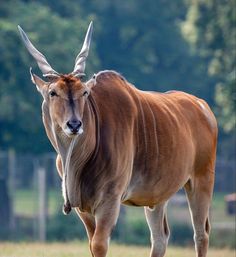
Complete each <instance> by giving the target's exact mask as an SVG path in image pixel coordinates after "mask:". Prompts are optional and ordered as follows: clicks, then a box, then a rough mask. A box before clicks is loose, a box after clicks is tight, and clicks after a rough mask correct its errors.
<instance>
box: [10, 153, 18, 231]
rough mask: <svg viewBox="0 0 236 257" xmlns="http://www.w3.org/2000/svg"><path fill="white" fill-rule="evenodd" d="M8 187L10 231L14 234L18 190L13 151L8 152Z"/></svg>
mask: <svg viewBox="0 0 236 257" xmlns="http://www.w3.org/2000/svg"><path fill="white" fill-rule="evenodd" d="M8 172H9V177H8V178H9V179H8V186H9V196H10V204H11V206H10V229H11V231H12V232H13V231H14V230H15V229H16V222H15V210H14V192H15V190H16V182H15V174H16V154H15V151H14V150H13V149H9V151H8Z"/></svg>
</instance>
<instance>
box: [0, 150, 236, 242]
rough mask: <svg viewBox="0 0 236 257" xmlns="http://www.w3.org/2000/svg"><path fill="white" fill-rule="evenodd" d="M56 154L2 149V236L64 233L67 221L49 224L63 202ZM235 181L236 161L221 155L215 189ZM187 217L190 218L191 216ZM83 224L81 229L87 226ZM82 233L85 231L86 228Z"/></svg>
mask: <svg viewBox="0 0 236 257" xmlns="http://www.w3.org/2000/svg"><path fill="white" fill-rule="evenodd" d="M55 157H56V155H55V154H54V153H47V154H43V155H40V156H35V155H32V154H16V153H15V152H14V151H11V150H10V151H8V152H0V239H10V240H12V239H16V240H18V239H22V238H24V239H30V240H40V241H45V240H46V239H47V237H50V235H51V234H52V233H54V232H55V233H56V234H57V235H58V234H60V233H61V232H60V231H59V227H60V226H62V225H63V224H61V223H60V224H59V223H58V224H55V225H54V227H53V229H54V230H53V231H54V232H52V231H48V227H50V226H51V227H52V226H53V222H52V218H53V217H55V216H57V215H58V213H61V211H60V209H61V208H62V204H63V200H62V196H61V181H60V177H59V175H58V173H57V171H56V166H55ZM235 183H236V163H235V161H232V160H231V161H227V160H223V159H221V158H220V157H219V158H218V160H217V163H216V179H215V192H218V193H220V194H221V193H222V194H227V193H232V192H234V191H235V188H236V185H235ZM173 203H174V204H176V205H178V206H179V207H178V208H179V209H178V208H177V209H176V208H175V209H174V210H175V216H176V215H177V216H178V214H179V216H182V217H181V218H182V219H184V220H185V219H186V217H185V215H188V214H185V211H182V210H181V208H182V206H184V208H185V209H184V210H187V207H186V206H187V205H186V201H185V200H183V198H181V194H180V195H178V196H177V197H176V198H175V200H172V201H170V205H173ZM176 210H177V211H176ZM126 212H127V211H126V210H125V209H122V211H121V215H120V216H121V218H120V222H121V223H122V222H124V219H125V215H126ZM222 212H224V210H222ZM182 214H183V215H182ZM170 216H171V215H170ZM62 219H63V218H61V220H62ZM76 219H77V218H76ZM187 219H189V220H190V218H189V216H188V217H187ZM54 220H55V219H54ZM189 222H190V221H189ZM230 222H232V220H229V222H227V220H225V218H224V219H223V220H222V222H221V220H217V224H218V225H217V224H216V225H217V226H218V227H221V226H223V225H222V224H225V226H224V227H227V226H228V227H230ZM62 223H63V221H62ZM68 226H69V225H68ZM72 226H73V225H72ZM82 226H83V225H82V224H81V227H82ZM233 226H235V224H233ZM81 227H79V228H78V229H79V230H80V229H81V230H83V228H81ZM231 227H232V226H231ZM62 229H63V228H62ZM137 231H138V230H137ZM81 233H82V234H83V235H84V234H85V232H84V231H83V232H81ZM128 233H129V232H128ZM137 233H139V232H137ZM120 234H121V236H123V237H124V236H125V234H127V233H124V231H122V232H120ZM148 237H149V236H148ZM52 238H53V237H52Z"/></svg>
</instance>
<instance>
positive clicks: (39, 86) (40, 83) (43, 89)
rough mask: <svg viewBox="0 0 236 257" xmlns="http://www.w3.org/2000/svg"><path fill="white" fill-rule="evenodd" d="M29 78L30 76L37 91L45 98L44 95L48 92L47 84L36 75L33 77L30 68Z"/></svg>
mask: <svg viewBox="0 0 236 257" xmlns="http://www.w3.org/2000/svg"><path fill="white" fill-rule="evenodd" d="M30 76H31V80H32V82H33V83H34V84H35V85H36V87H37V90H38V91H39V92H40V93H41V95H42V96H43V97H44V98H45V97H46V93H47V90H48V83H47V82H46V81H44V80H42V79H41V78H40V77H38V76H37V75H35V74H34V73H33V72H32V68H30Z"/></svg>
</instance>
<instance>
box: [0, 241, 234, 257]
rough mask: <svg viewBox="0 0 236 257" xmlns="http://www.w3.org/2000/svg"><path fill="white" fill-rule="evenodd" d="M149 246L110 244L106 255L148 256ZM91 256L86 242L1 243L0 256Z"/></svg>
mask: <svg viewBox="0 0 236 257" xmlns="http://www.w3.org/2000/svg"><path fill="white" fill-rule="evenodd" d="M149 251H150V248H149V247H138V246H124V245H118V244H111V246H110V250H109V254H108V257H145V256H146V257H148V256H149ZM78 256H83V257H91V255H90V253H89V248H88V244H87V242H78V241H74V242H70V243H68V242H64V243H47V244H42V243H3V242H0V257H78ZM166 257H195V252H194V249H189V248H180V247H172V246H170V247H168V251H167V254H166ZM208 257H235V251H234V250H229V249H209V254H208Z"/></svg>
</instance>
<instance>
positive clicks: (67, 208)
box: [62, 202, 71, 215]
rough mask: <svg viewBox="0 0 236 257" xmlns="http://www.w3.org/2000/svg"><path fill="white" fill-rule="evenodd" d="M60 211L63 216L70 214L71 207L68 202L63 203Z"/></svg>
mask: <svg viewBox="0 0 236 257" xmlns="http://www.w3.org/2000/svg"><path fill="white" fill-rule="evenodd" d="M62 211H63V213H64V214H65V215H67V214H69V213H70V212H71V205H70V203H69V202H67V203H64V205H63V208H62Z"/></svg>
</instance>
